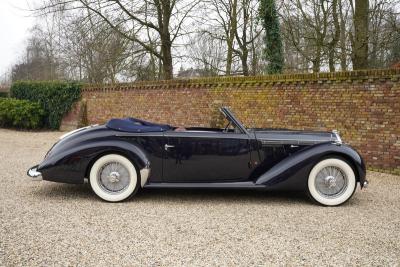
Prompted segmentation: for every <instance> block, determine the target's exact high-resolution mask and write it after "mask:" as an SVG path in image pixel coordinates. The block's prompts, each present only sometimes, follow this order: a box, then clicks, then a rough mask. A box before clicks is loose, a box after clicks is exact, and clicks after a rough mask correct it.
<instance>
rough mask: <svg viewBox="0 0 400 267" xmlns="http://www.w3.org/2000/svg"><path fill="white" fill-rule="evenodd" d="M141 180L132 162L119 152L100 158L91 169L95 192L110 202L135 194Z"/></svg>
mask: <svg viewBox="0 0 400 267" xmlns="http://www.w3.org/2000/svg"><path fill="white" fill-rule="evenodd" d="M139 180H140V179H139V177H138V175H137V171H136V168H135V166H134V165H133V164H132V162H131V161H130V160H128V159H127V158H125V157H123V156H121V155H118V154H108V155H105V156H103V157H101V158H99V159H98V160H97V161H96V162H95V163H94V164H93V166H92V168H91V169H90V176H89V182H90V186H91V187H92V189H93V191H94V193H95V194H96V195H97V196H98V197H100V198H101V199H103V200H105V201H109V202H118V201H122V200H125V199H127V198H129V197H130V196H132V195H133V194H135V193H136V191H137V190H138V187H139V185H140V181H139Z"/></svg>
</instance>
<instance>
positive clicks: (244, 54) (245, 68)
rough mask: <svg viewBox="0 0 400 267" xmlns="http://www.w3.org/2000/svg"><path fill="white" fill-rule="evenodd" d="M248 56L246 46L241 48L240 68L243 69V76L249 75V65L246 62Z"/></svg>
mask: <svg viewBox="0 0 400 267" xmlns="http://www.w3.org/2000/svg"><path fill="white" fill-rule="evenodd" d="M248 56H249V51H248V50H247V47H245V48H244V49H243V50H242V56H241V58H240V59H241V61H242V69H243V75H244V76H249V66H248V64H247V58H248Z"/></svg>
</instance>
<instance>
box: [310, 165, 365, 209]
mask: <svg viewBox="0 0 400 267" xmlns="http://www.w3.org/2000/svg"><path fill="white" fill-rule="evenodd" d="M356 187H357V181H356V177H355V174H354V171H353V168H352V167H351V166H350V165H349V164H348V163H347V162H346V161H344V160H342V159H338V158H328V159H324V160H322V161H320V162H318V163H317V164H316V165H315V166H314V167H313V169H312V170H311V172H310V175H309V177H308V193H309V195H310V196H311V198H312V199H314V200H315V201H317V202H318V203H320V204H322V205H325V206H337V205H340V204H343V203H344V202H346V201H347V200H349V199H350V198H351V196H352V195H353V193H354V192H355V190H356Z"/></svg>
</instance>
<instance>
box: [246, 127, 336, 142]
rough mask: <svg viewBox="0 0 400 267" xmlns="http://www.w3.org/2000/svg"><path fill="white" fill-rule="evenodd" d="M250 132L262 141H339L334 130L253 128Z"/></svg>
mask: <svg viewBox="0 0 400 267" xmlns="http://www.w3.org/2000/svg"><path fill="white" fill-rule="evenodd" d="M251 132H253V133H254V134H255V136H256V138H257V139H258V140H260V141H262V142H263V143H282V144H317V143H324V142H341V139H340V136H339V135H338V133H337V132H336V131H332V132H317V131H296V130H268V129H253V130H251Z"/></svg>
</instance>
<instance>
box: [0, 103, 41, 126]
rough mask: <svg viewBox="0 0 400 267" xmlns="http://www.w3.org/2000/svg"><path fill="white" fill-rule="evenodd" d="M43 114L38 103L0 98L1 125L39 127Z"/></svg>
mask: <svg viewBox="0 0 400 267" xmlns="http://www.w3.org/2000/svg"><path fill="white" fill-rule="evenodd" d="M44 114H45V112H44V110H43V109H42V107H41V106H40V105H39V103H35V102H32V101H28V100H18V99H14V98H0V126H1V127H15V128H24V129H34V128H39V127H41V126H42V124H43V118H44Z"/></svg>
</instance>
